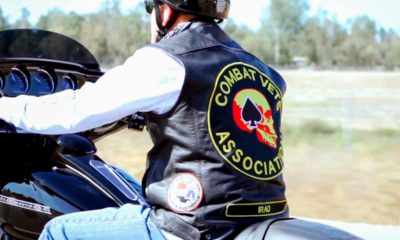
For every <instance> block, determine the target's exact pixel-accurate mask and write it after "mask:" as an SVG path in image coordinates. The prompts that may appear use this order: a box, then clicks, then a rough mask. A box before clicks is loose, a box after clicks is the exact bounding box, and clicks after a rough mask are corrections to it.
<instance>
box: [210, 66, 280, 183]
mask: <svg viewBox="0 0 400 240" xmlns="http://www.w3.org/2000/svg"><path fill="white" fill-rule="evenodd" d="M281 114H282V92H281V90H280V88H279V87H278V86H277V85H276V84H275V82H274V81H272V80H271V79H270V78H269V77H268V76H267V75H266V74H264V73H263V72H262V71H260V70H259V69H258V68H256V67H254V66H252V65H249V64H246V63H242V62H236V63H232V64H229V65H227V66H225V67H224V68H223V69H222V70H221V71H220V73H219V74H218V76H217V78H216V80H215V87H214V90H213V92H212V95H211V97H210V100H209V108H208V113H207V121H208V131H209V135H210V138H211V141H212V142H213V145H214V147H215V148H216V150H217V151H218V153H219V154H220V155H221V157H222V158H223V159H225V160H226V161H227V162H228V163H229V164H230V165H231V166H232V167H233V168H234V169H236V170H237V171H239V172H240V173H241V174H243V175H246V176H248V177H250V178H254V179H258V180H270V179H273V178H276V177H277V176H279V175H280V174H281V172H282V170H283V148H282V146H281V136H280V135H281V134H280V132H281V131H280V125H281V122H280V121H281Z"/></svg>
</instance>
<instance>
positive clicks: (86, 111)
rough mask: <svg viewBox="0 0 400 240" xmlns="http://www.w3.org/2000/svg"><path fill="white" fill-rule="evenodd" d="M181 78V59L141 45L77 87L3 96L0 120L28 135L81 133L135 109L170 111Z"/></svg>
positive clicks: (115, 119)
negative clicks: (112, 65)
mask: <svg viewBox="0 0 400 240" xmlns="http://www.w3.org/2000/svg"><path fill="white" fill-rule="evenodd" d="M184 79H185V68H184V66H183V64H182V62H180V61H179V60H178V59H176V58H174V57H172V56H170V55H169V54H167V53H166V52H164V51H163V50H161V49H158V48H155V47H145V48H142V49H139V50H137V51H136V52H135V54H134V55H133V56H131V57H130V58H128V59H127V60H126V62H125V63H124V64H123V65H120V66H117V67H115V68H112V69H110V70H109V71H107V72H106V73H105V74H104V75H103V76H102V77H100V78H99V79H98V80H97V81H96V82H95V83H90V82H87V83H86V84H85V85H84V86H83V87H82V88H80V89H78V90H65V91H62V92H58V93H54V94H51V95H46V96H40V97H37V96H27V95H21V96H18V97H15V98H10V97H3V98H1V99H0V118H1V119H3V120H5V121H7V122H10V123H12V124H14V125H15V126H16V127H18V128H21V129H23V130H25V131H28V132H32V133H40V134H66V133H76V132H82V131H85V130H88V129H92V128H96V127H100V126H103V125H105V124H109V123H112V122H114V121H117V120H119V119H121V118H123V117H125V116H128V115H131V114H133V113H135V112H139V111H140V112H150V111H152V112H154V113H157V114H162V113H165V112H167V111H169V110H170V109H171V108H172V107H173V106H174V105H175V103H176V101H177V99H178V97H179V95H180V91H181V89H182V86H183V82H184Z"/></svg>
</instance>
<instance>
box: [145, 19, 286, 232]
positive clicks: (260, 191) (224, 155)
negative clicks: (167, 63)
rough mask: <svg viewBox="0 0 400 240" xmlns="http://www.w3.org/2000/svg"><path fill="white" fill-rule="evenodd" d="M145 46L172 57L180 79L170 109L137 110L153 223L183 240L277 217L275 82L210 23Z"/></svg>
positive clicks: (281, 213)
mask: <svg viewBox="0 0 400 240" xmlns="http://www.w3.org/2000/svg"><path fill="white" fill-rule="evenodd" d="M155 47H158V48H161V49H163V50H164V51H166V52H167V53H169V54H171V55H172V56H174V57H176V58H177V59H179V60H181V61H182V62H183V64H184V67H185V69H186V77H185V83H184V87H183V90H182V93H181V96H180V97H179V100H178V102H177V104H176V105H175V107H174V108H173V109H172V110H171V111H169V112H168V113H166V114H164V115H154V114H151V113H145V114H144V115H145V118H146V121H147V129H148V131H149V133H150V136H151V139H152V141H153V143H154V147H153V148H152V150H151V151H150V152H149V154H148V170H147V171H146V174H145V176H144V179H143V186H144V187H145V197H146V198H147V200H148V201H149V203H150V204H151V205H152V206H153V211H152V214H151V217H152V219H153V221H155V222H156V224H157V225H158V226H159V227H160V228H162V229H164V230H167V231H169V232H172V233H174V234H175V235H178V236H180V237H182V238H184V239H200V238H201V239H230V238H233V236H234V235H235V234H237V233H238V232H239V231H240V230H242V229H243V228H245V227H247V226H248V225H250V224H252V223H255V222H260V221H264V220H266V219H270V218H279V217H285V216H287V214H288V207H287V202H286V198H285V185H284V181H283V177H282V174H281V173H282V169H283V161H282V158H283V149H282V145H281V140H282V136H281V131H280V125H281V114H282V96H283V93H284V91H285V82H284V80H283V79H282V78H281V76H280V75H279V74H278V73H277V72H276V71H274V70H273V69H272V68H270V67H268V66H266V65H265V64H263V63H262V62H261V61H259V60H258V59H257V58H256V57H254V56H253V55H251V54H250V53H248V52H246V51H244V50H243V49H242V48H241V47H240V46H239V45H238V44H237V43H236V42H234V41H233V40H232V39H230V38H229V37H228V35H227V34H226V33H224V32H223V31H222V30H221V29H220V28H219V26H218V25H217V24H215V23H198V22H197V23H193V24H192V26H191V27H190V28H189V29H187V30H185V31H183V32H181V33H179V34H177V35H175V36H173V37H171V38H168V39H166V40H163V41H161V42H159V43H157V44H155ZM155 71H157V70H156V69H155Z"/></svg>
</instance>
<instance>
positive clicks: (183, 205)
mask: <svg viewBox="0 0 400 240" xmlns="http://www.w3.org/2000/svg"><path fill="white" fill-rule="evenodd" d="M167 199H168V204H169V206H170V207H171V208H172V210H174V211H175V212H191V211H193V210H195V209H196V208H197V207H198V206H199V204H200V202H201V200H202V199H203V188H202V186H201V183H200V181H199V180H198V179H197V178H196V176H194V175H193V174H190V173H183V174H179V175H178V176H177V177H176V178H175V179H174V180H173V181H172V183H171V184H170V185H169V188H168V197H167Z"/></svg>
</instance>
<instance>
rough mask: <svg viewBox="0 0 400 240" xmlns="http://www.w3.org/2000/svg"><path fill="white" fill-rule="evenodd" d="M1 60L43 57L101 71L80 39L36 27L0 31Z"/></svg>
mask: <svg viewBox="0 0 400 240" xmlns="http://www.w3.org/2000/svg"><path fill="white" fill-rule="evenodd" d="M0 39H1V41H0V58H1V59H5V60H7V59H16V58H18V59H25V58H27V59H32V58H35V59H43V60H53V61H61V62H70V63H75V64H79V65H82V66H83V67H85V68H87V69H91V70H100V67H99V63H98V62H97V60H96V59H95V58H94V57H93V55H92V54H91V53H90V52H89V50H88V49H86V48H85V47H84V46H83V45H82V44H80V43H79V42H77V41H75V40H73V39H71V38H69V37H66V36H64V35H61V34H58V33H54V32H49V31H45V30H37V29H12V30H5V31H1V32H0Z"/></svg>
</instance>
